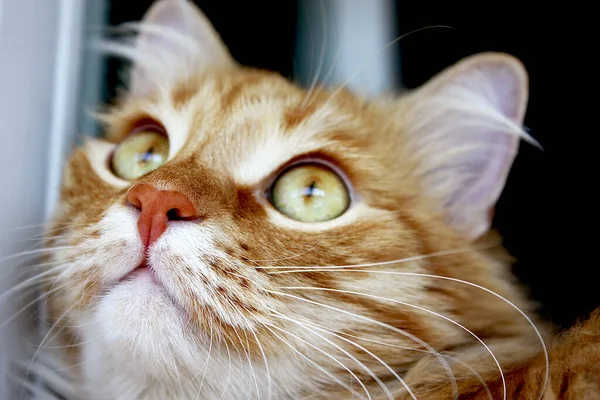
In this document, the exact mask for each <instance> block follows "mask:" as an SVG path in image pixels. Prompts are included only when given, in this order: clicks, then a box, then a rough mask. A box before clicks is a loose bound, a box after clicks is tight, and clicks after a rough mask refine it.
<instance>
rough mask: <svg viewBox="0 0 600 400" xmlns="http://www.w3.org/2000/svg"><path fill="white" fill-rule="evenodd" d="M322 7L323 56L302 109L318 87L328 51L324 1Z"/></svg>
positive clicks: (320, 58)
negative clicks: (326, 50) (326, 51)
mask: <svg viewBox="0 0 600 400" xmlns="http://www.w3.org/2000/svg"><path fill="white" fill-rule="evenodd" d="M320 5H321V15H322V16H323V19H322V21H323V44H322V45H321V55H320V56H319V62H318V64H317V71H316V72H315V75H314V77H313V80H312V82H311V84H310V87H309V89H308V92H307V94H306V96H305V97H304V101H303V102H302V105H301V106H300V108H304V107H305V106H306V101H307V100H308V99H310V97H311V95H312V92H313V90H314V89H315V86H316V85H317V81H318V79H319V75H321V68H323V61H324V60H325V49H326V45H327V12H326V10H325V3H324V2H323V0H321V2H320Z"/></svg>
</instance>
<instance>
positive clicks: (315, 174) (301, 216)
mask: <svg viewBox="0 0 600 400" xmlns="http://www.w3.org/2000/svg"><path fill="white" fill-rule="evenodd" d="M271 202H272V203H273V206H274V207H275V208H276V209H277V210H278V211H279V212H281V213H283V214H285V215H287V216H288V217H290V218H293V219H295V220H298V221H302V222H323V221H328V220H331V219H334V218H336V217H339V216H340V215H342V214H343V213H344V211H346V210H347V209H348V206H349V205H350V195H349V193H348V189H347V187H346V185H345V184H344V181H343V180H342V179H341V178H340V177H339V175H338V174H336V173H335V172H334V171H332V170H331V169H329V168H327V167H325V166H323V165H320V164H301V165H298V166H296V167H292V168H291V169H288V170H287V171H285V172H284V173H283V174H282V175H280V176H279V177H278V178H277V180H276V181H275V183H274V184H273V187H272V189H271Z"/></svg>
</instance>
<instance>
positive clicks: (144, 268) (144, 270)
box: [117, 256, 162, 286]
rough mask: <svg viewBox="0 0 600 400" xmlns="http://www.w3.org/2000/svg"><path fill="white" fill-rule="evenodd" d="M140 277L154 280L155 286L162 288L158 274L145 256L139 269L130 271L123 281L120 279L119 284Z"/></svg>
mask: <svg viewBox="0 0 600 400" xmlns="http://www.w3.org/2000/svg"><path fill="white" fill-rule="evenodd" d="M138 276H146V277H149V278H150V279H151V280H152V282H154V283H155V284H157V285H159V286H162V284H161V283H160V281H159V280H158V278H157V277H156V273H155V272H154V270H153V269H152V267H151V266H150V264H149V263H148V257H146V256H144V259H143V260H142V262H141V263H140V264H139V265H138V266H137V267H135V268H134V269H132V270H131V271H129V272H128V273H127V274H126V275H124V276H123V277H122V278H121V279H119V281H118V282H117V283H121V282H124V281H126V280H129V279H133V278H135V277H138Z"/></svg>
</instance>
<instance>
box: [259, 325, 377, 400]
mask: <svg viewBox="0 0 600 400" xmlns="http://www.w3.org/2000/svg"><path fill="white" fill-rule="evenodd" d="M265 325H268V326H270V327H271V328H273V329H277V330H278V331H280V332H283V333H285V334H287V335H289V336H292V337H293V338H295V339H296V340H299V341H301V342H302V343H304V344H306V345H307V346H310V347H312V348H313V349H315V350H317V351H318V352H320V353H321V354H323V355H324V356H326V357H328V358H330V359H331V360H333V361H334V362H335V363H337V364H338V365H339V366H341V367H342V368H344V369H345V370H346V371H347V372H348V373H349V374H350V375H351V376H352V377H353V378H354V379H356V381H357V382H358V383H359V385H360V386H361V387H362V388H363V390H364V391H365V394H366V395H367V398H368V399H369V400H371V394H370V393H369V390H368V389H367V387H366V386H365V384H364V383H363V382H362V381H361V380H360V379H358V377H357V376H356V374H355V373H354V372H352V370H350V368H348V367H347V366H345V365H344V363H342V362H341V361H340V360H338V359H337V358H335V357H334V356H332V355H331V354H329V353H328V352H326V351H325V350H323V349H320V348H319V347H317V346H315V345H314V344H312V343H310V342H308V341H306V340H304V339H302V338H301V337H299V336H297V335H294V334H293V333H291V332H288V331H287V330H285V329H283V328H280V327H278V326H275V325H272V324H265ZM348 390H349V391H350V392H352V393H354V391H352V390H351V389H350V388H348ZM360 397H361V398H362V399H364V397H362V396H360Z"/></svg>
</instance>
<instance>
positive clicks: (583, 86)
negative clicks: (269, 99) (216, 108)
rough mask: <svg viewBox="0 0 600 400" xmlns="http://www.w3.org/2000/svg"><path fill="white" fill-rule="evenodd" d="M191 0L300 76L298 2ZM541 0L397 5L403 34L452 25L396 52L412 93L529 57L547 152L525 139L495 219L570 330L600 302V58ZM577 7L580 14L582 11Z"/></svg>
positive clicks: (248, 48)
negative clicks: (597, 149) (474, 61)
mask: <svg viewBox="0 0 600 400" xmlns="http://www.w3.org/2000/svg"><path fill="white" fill-rule="evenodd" d="M314 1H318V0H314ZM364 1H372V0H364ZM195 2H196V3H197V4H198V5H199V6H200V7H201V8H202V10H203V11H204V12H205V14H206V15H207V16H208V18H209V19H210V20H211V21H212V22H213V24H214V25H215V28H216V29H217V31H218V32H219V33H220V34H221V36H222V38H223V40H224V42H225V43H226V44H227V46H229V48H230V51H231V53H232V55H233V56H234V57H235V58H236V59H237V60H238V61H239V62H240V63H242V64H245V65H250V66H254V67H259V68H266V69H271V70H276V71H279V72H280V73H281V74H282V75H284V76H292V75H293V54H294V48H295V42H296V38H295V34H296V25H297V19H298V17H299V15H300V16H302V12H301V10H302V9H301V7H299V5H298V3H297V2H296V1H290V0H285V1H260V2H258V1H256V2H229V1H227V2H226V1H220V2H217V1H210V0H196V1H195ZM151 3H152V1H151V0H138V1H133V0H130V1H128V2H122V1H115V0H113V1H112V2H110V7H109V24H110V25H116V24H119V23H121V22H125V21H132V20H139V19H140V18H141V16H142V15H143V13H144V11H145V10H146V9H147V8H148V7H149V6H150V4H151ZM536 4H537V3H535V2H532V1H530V2H527V1H521V2H516V1H508V2H506V1H505V2H478V3H467V2H463V3H461V2H458V3H457V2H454V1H452V2H450V1H445V2H427V1H417V0H413V1H401V2H400V1H397V2H396V9H397V16H398V23H399V33H400V34H403V33H408V32H411V31H413V30H415V29H418V28H423V27H426V26H430V25H449V26H451V27H452V28H453V29H428V30H423V31H420V32H418V33H414V34H411V35H408V36H407V37H405V38H404V39H402V40H401V41H400V46H397V47H396V49H397V50H393V49H392V51H397V54H398V56H399V57H400V60H401V68H402V81H403V84H404V86H406V87H408V88H414V87H417V86H419V85H420V84H422V83H424V82H425V81H426V80H428V79H429V78H430V77H431V76H432V75H433V74H435V73H437V72H439V71H440V70H442V69H443V68H445V67H447V66H449V65H451V64H453V63H454V62H456V61H458V60H459V59H461V58H463V57H465V56H468V55H470V54H474V53H477V52H481V51H502V52H506V53H509V54H512V55H514V56H516V57H518V58H519V59H521V61H522V62H523V63H524V65H525V67H526V68H527V70H528V72H529V74H530V102H529V106H528V111H527V115H526V118H525V126H526V127H527V128H529V132H530V134H531V135H532V136H533V137H534V138H535V139H537V140H538V141H539V142H540V144H541V145H542V146H543V148H544V151H540V150H538V149H536V148H533V147H532V146H530V145H528V144H523V145H522V146H521V149H520V152H519V155H518V157H517V160H516V162H515V165H514V167H513V170H512V172H511V174H510V177H509V180H508V183H507V185H506V188H505V190H504V192H503V194H502V196H501V198H500V201H499V203H498V205H497V209H496V214H495V218H494V225H495V227H496V228H497V229H498V230H499V231H500V233H501V234H502V236H503V237H504V243H505V246H506V247H507V248H508V250H509V251H510V252H511V253H512V254H513V255H514V256H515V257H516V258H517V260H518V261H517V263H516V264H515V266H514V271H515V273H516V274H517V275H518V276H519V278H520V279H521V280H522V281H523V282H524V283H525V284H526V285H528V286H529V287H530V289H531V295H532V297H533V298H534V299H537V300H538V301H540V303H541V304H542V312H543V314H544V315H545V316H546V317H547V318H549V319H550V320H551V321H552V322H554V323H555V324H557V325H561V326H563V327H566V326H569V325H571V324H572V323H573V322H574V321H575V320H576V319H578V318H580V317H583V316H585V315H587V314H588V313H589V312H590V311H592V310H593V309H594V308H596V307H598V306H600V295H599V294H598V289H597V287H598V286H599V284H598V280H597V279H596V275H597V274H596V272H595V270H596V265H597V262H596V261H595V258H594V257H593V256H592V254H593V252H594V251H595V250H596V248H597V247H599V246H598V245H597V244H596V240H595V239H594V237H595V236H596V234H595V232H596V231H597V228H596V226H598V225H597V224H598V212H597V207H595V205H594V204H593V201H594V197H593V192H594V190H593V189H592V188H593V186H592V182H595V181H596V180H595V179H593V178H591V172H592V171H593V169H594V167H593V166H592V167H590V166H589V165H586V164H592V163H593V161H594V158H593V156H592V157H590V156H586V155H584V153H585V147H593V145H592V144H591V139H590V135H593V134H592V132H591V130H592V127H595V125H594V124H593V119H594V117H595V116H594V115H593V112H594V111H593V110H592V113H588V112H584V109H587V108H591V107H589V105H590V104H591V102H590V101H589V100H586V98H587V96H586V94H587V93H588V92H592V93H593V91H591V85H592V84H595V78H593V77H594V76H595V75H594V74H589V73H586V68H589V66H593V65H597V64H596V63H595V62H593V61H592V58H593V56H594V55H593V52H592V51H590V49H589V48H586V46H587V45H588V44H590V42H591V37H590V36H585V35H580V34H578V33H577V31H576V30H575V29H574V28H575V26H576V25H578V23H579V22H578V21H579V18H578V17H577V15H573V16H571V15H570V14H571V13H572V12H571V10H575V6H573V7H570V8H569V7H566V6H565V5H564V4H563V5H562V8H552V7H550V6H549V5H547V6H545V7H544V9H542V8H541V6H537V5H536ZM540 4H541V3H540ZM548 4H549V3H548ZM299 10H300V13H299V12H298V11H299ZM577 10H578V12H579V13H580V15H581V13H585V12H586V11H585V9H577ZM587 12H592V11H591V10H588V11H587ZM593 47H594V48H595V47H597V46H593ZM107 62H108V64H107V69H106V74H107V75H106V82H107V85H106V88H105V90H106V92H105V98H106V100H107V101H110V99H111V98H112V97H113V96H114V94H115V89H116V88H117V87H119V85H120V81H119V79H118V75H117V73H116V71H117V70H118V69H119V68H120V66H121V65H120V63H119V62H118V61H116V60H108V61H107ZM596 102H597V100H596ZM594 129H595V130H597V128H594ZM586 145H587V146H586ZM586 174H587V177H586Z"/></svg>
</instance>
